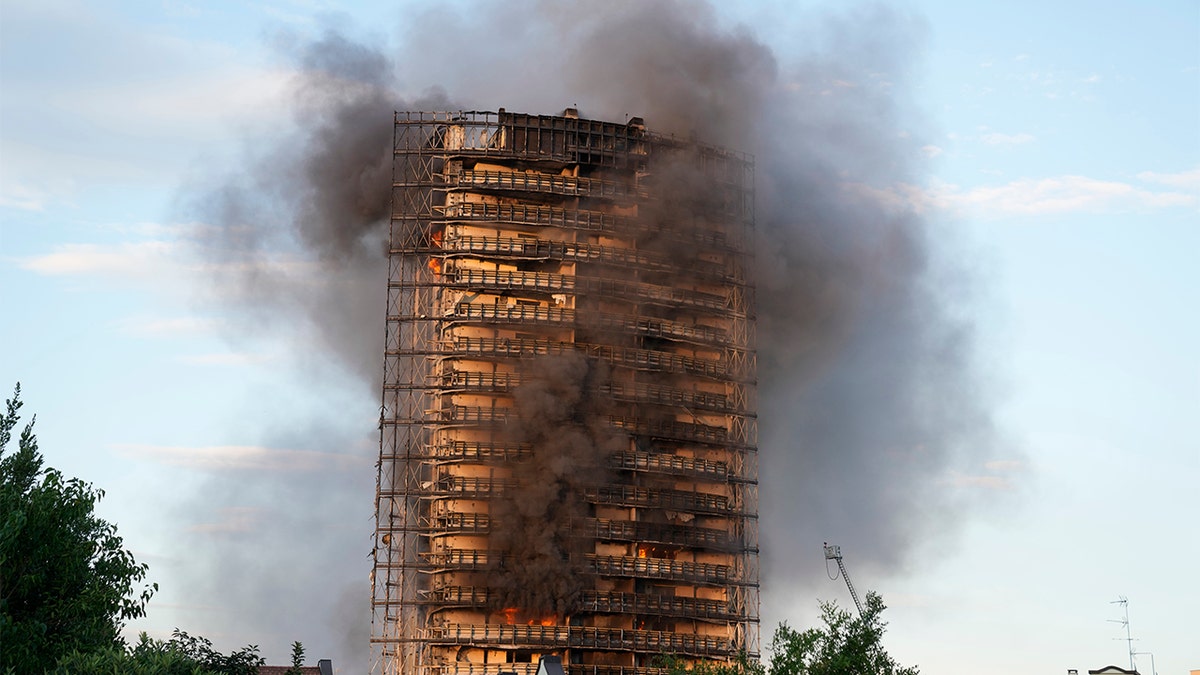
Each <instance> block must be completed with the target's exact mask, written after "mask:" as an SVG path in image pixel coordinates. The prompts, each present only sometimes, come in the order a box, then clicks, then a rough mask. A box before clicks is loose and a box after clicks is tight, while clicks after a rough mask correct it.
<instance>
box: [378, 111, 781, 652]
mask: <svg viewBox="0 0 1200 675" xmlns="http://www.w3.org/2000/svg"><path fill="white" fill-rule="evenodd" d="M394 121H395V133H394V150H395V163H394V176H393V208H392V218H391V231H390V249H389V279H388V310H387V345H386V356H385V372H384V385H383V406H382V410H381V420H380V434H381V436H380V438H381V440H380V458H379V480H378V491H377V531H376V542H375V562H374V571H373V584H374V598H373V602H372V607H373V620H372V646H373V656H372V658H373V661H372V663H373V666H372V667H373V670H374V672H381V673H405V674H406V675H456V674H457V675H498V674H499V673H517V675H533V672H534V670H535V669H536V667H537V663H538V658H539V656H542V655H555V656H558V657H561V660H562V663H563V665H564V668H565V669H566V672H567V673H568V675H585V674H586V675H649V674H650V673H653V672H656V671H657V669H658V668H659V667H660V666H661V662H660V661H659V660H658V658H659V657H660V656H662V655H664V654H671V655H674V656H676V657H680V658H684V659H686V660H701V659H708V660H716V661H725V660H729V659H732V658H734V657H735V656H736V655H737V654H738V653H743V652H744V653H747V654H750V655H751V656H755V655H757V652H758V632H759V629H758V576H759V575H758V536H757V511H758V507H757V473H758V469H757V447H756V443H757V426H756V418H755V382H756V373H755V368H756V366H755V363H756V361H755V351H754V350H755V347H754V318H755V316H754V292H753V286H752V284H751V283H750V280H749V278H748V271H749V270H750V268H751V265H752V264H753V221H754V217H753V216H754V214H753V204H754V193H753V180H754V179H753V162H752V160H751V159H750V158H748V157H746V156H744V155H741V154H739V153H735V152H730V151H727V150H723V149H720V148H716V147H712V146H709V145H705V144H702V143H698V142H695V141H686V140H681V139H676V138H673V137H668V136H662V135H657V134H653V133H650V132H648V131H647V130H646V129H645V127H644V125H643V123H642V121H641V120H640V119H638V118H633V119H631V120H629V121H628V122H627V123H610V122H600V121H593V120H587V119H581V118H579V117H578V115H577V114H576V113H575V112H574V111H573V110H570V109H568V110H567V111H565V112H564V113H563V114H562V115H559V116H546V115H527V114H518V113H509V112H506V111H504V110H503V109H501V110H500V111H498V112H436V113H415V112H413V113H396V115H395V120H394Z"/></svg>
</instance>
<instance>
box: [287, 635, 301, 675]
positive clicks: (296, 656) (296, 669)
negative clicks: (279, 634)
mask: <svg viewBox="0 0 1200 675" xmlns="http://www.w3.org/2000/svg"><path fill="white" fill-rule="evenodd" d="M303 667H304V645H303V644H301V643H300V641H299V640H297V641H296V642H293V643H292V667H291V668H288V669H287V673H286V675H301V673H302V672H303V671H301V670H300V669H301V668H303Z"/></svg>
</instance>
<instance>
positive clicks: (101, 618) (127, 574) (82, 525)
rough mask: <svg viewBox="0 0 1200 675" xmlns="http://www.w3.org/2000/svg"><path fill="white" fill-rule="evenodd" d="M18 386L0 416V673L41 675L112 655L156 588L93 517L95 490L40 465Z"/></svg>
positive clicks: (110, 527) (98, 495)
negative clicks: (74, 660)
mask: <svg viewBox="0 0 1200 675" xmlns="http://www.w3.org/2000/svg"><path fill="white" fill-rule="evenodd" d="M20 394H21V387H20V385H17V387H16V388H15V391H14V393H13V397H12V398H11V399H9V400H8V401H6V409H5V412H4V414H3V416H0V655H2V661H0V670H5V671H9V672H19V673H41V672H46V671H47V670H50V669H52V668H53V667H54V665H55V662H56V661H58V659H59V658H60V657H61V656H63V655H65V654H69V653H71V652H81V653H87V652H96V651H104V650H106V649H109V648H121V647H123V642H122V640H121V637H120V631H121V628H122V627H123V626H124V624H125V621H127V620H129V619H134V618H137V617H140V616H144V615H145V605H146V602H147V601H148V600H149V599H150V596H151V595H152V594H153V592H154V591H155V590H157V585H149V586H142V585H141V582H142V581H143V580H144V579H145V577H146V570H147V566H146V565H144V564H141V565H139V564H138V563H137V561H136V560H134V557H133V554H131V553H130V552H129V551H127V550H125V548H124V543H123V541H122V540H121V537H119V536H118V535H117V531H116V528H115V527H114V526H113V525H112V524H110V523H108V522H106V521H104V520H103V519H101V518H99V517H97V516H96V514H95V512H94V507H95V504H96V501H97V500H99V499H100V498H101V497H103V496H104V493H103V491H101V490H97V489H95V488H93V487H92V486H91V485H90V484H88V483H85V482H83V481H81V480H79V479H77V478H66V477H64V476H63V475H62V473H61V472H59V471H57V470H55V469H52V468H47V467H45V466H44V465H43V460H42V456H41V454H40V453H39V452H38V444H37V437H36V436H35V435H34V433H33V425H34V422H33V421H32V420H31V421H30V422H29V424H27V425H25V427H24V429H23V430H22V431H21V434H20V439H19V441H18V443H17V448H16V450H15V451H13V452H9V449H8V444H9V441H10V440H12V435H13V430H14V429H16V428H17V426H18V423H19V422H20V409H21V405H22V403H21V400H20Z"/></svg>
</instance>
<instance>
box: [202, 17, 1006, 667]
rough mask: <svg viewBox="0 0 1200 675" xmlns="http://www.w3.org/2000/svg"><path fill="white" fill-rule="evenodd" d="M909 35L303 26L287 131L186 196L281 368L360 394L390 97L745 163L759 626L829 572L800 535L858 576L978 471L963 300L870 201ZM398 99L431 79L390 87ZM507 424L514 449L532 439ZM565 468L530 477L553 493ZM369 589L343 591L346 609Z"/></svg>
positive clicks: (920, 532)
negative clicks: (276, 339) (297, 359)
mask: <svg viewBox="0 0 1200 675" xmlns="http://www.w3.org/2000/svg"><path fill="white" fill-rule="evenodd" d="M450 27H453V31H452V33H453V39H452V40H450V41H449V42H447V41H446V35H447V31H449V30H450ZM921 34H922V26H921V24H920V22H919V21H917V20H915V19H913V18H911V17H908V16H905V15H902V14H898V13H896V12H893V11H891V10H887V9H884V8H869V9H860V10H852V11H850V12H848V13H846V14H841V15H836V16H813V17H812V21H811V25H810V26H809V27H808V28H805V29H803V30H802V34H799V35H790V36H787V40H786V41H787V43H789V44H791V45H794V46H793V47H792V48H791V49H790V50H789V51H787V52H786V53H784V52H780V51H776V50H774V49H773V48H772V47H769V46H768V45H767V44H765V43H764V42H763V40H762V39H761V38H760V36H758V35H756V34H755V33H754V32H753V31H752V30H751V29H750V28H746V27H729V26H727V25H725V24H723V23H722V22H721V21H719V20H718V18H717V17H716V15H715V14H714V12H713V10H712V8H711V7H707V6H705V5H701V4H697V3H691V2H688V3H684V2H672V1H664V2H654V3H643V2H615V3H606V4H605V5H604V6H603V7H601V6H599V5H596V4H590V3H584V2H544V3H534V4H529V5H520V6H516V7H514V6H512V5H505V6H503V7H501V6H495V5H486V4H480V5H476V6H472V7H470V8H469V10H468V9H464V10H462V11H461V12H456V11H455V10H454V9H453V8H448V7H445V6H442V7H438V8H436V9H431V10H429V11H427V12H425V13H424V14H420V15H417V16H411V17H409V22H408V23H407V24H406V32H405V33H404V37H403V38H402V39H401V41H400V44H399V45H398V46H394V47H386V48H385V47H366V46H363V45H361V44H356V43H354V42H352V41H350V40H348V39H347V38H345V37H342V36H339V35H337V34H327V35H325V36H323V37H321V38H320V39H318V40H316V41H315V42H313V43H312V44H310V45H307V46H304V47H301V48H299V49H297V50H296V52H295V53H296V56H297V64H298V69H299V73H300V74H299V76H298V77H299V81H298V83H297V87H296V91H297V92H298V99H297V104H296V114H295V118H294V130H293V131H291V132H289V133H287V134H286V135H284V137H282V138H281V139H278V140H277V142H275V143H274V144H271V145H270V146H269V149H268V150H267V151H265V152H261V153H257V154H255V156H254V157H253V158H252V160H251V161H248V162H247V164H246V166H245V167H243V168H242V169H240V170H238V171H236V172H234V173H233V174H232V175H230V176H226V177H222V178H218V179H217V180H216V184H215V187H214V186H213V185H209V186H207V187H205V188H204V189H199V188H198V189H194V190H192V194H193V195H198V196H199V198H197V199H194V200H192V201H193V203H194V204H196V205H197V211H196V212H197V213H198V214H199V216H200V218H201V219H202V220H203V222H205V223H207V224H209V225H211V226H212V228H213V232H215V233H216V234H215V235H212V236H211V237H210V238H209V239H208V240H207V241H206V254H207V255H209V256H211V258H212V259H214V260H215V261H217V262H220V263H221V264H220V265H216V266H215V268H216V269H218V270H221V273H222V274H225V275H228V276H226V277H224V278H223V279H222V281H223V282H225V283H227V284H230V285H231V287H233V288H237V289H239V291H238V293H237V294H236V296H234V297H235V298H236V300H235V306H236V308H237V309H238V310H239V311H240V312H242V313H243V314H244V315H245V316H247V317H255V318H258V319H262V318H264V317H265V318H269V319H271V320H273V321H275V322H276V325H278V323H279V322H286V325H287V326H288V329H287V330H289V331H296V332H297V333H296V335H297V337H296V338H295V339H296V344H297V347H298V348H299V350H298V351H300V352H301V353H303V354H306V356H302V357H301V358H302V359H308V358H316V357H314V356H312V355H313V354H320V355H321V356H320V358H322V359H335V360H336V361H337V363H339V364H341V366H343V367H344V369H345V371H346V373H347V374H348V375H349V377H351V378H356V379H357V380H358V381H360V382H361V383H362V386H361V395H362V396H363V397H364V398H366V399H370V400H377V396H378V391H379V387H378V383H379V379H380V372H379V371H380V370H381V368H380V365H381V363H382V358H381V355H382V350H383V336H384V317H383V311H382V310H383V308H384V303H385V299H384V298H385V285H386V284H385V282H386V276H387V275H386V259H385V255H384V246H385V238H386V223H385V220H386V214H387V212H388V206H389V205H388V195H389V190H388V183H389V177H390V163H391V152H390V139H391V124H390V123H391V112H392V111H393V110H394V109H400V110H403V109H447V108H449V109H457V108H466V109H492V110H494V109H496V108H498V107H506V108H507V109H509V110H523V111H529V112H550V113H556V112H558V111H559V110H561V109H562V108H563V107H566V106H577V107H579V108H580V112H581V115H582V116H585V117H594V118H598V119H615V120H622V119H624V118H625V117H626V116H630V115H638V116H642V117H643V118H644V119H645V120H646V123H647V126H648V127H649V128H650V129H651V130H655V131H659V132H668V133H675V134H679V135H684V136H688V135H693V134H694V135H695V136H697V137H698V138H701V139H703V140H705V141H706V142H710V143H713V144H717V145H723V146H726V147H730V148H735V149H740V150H744V151H746V152H750V153H753V154H754V155H755V157H756V189H757V205H756V208H757V218H756V221H757V229H758V242H757V244H758V246H757V261H756V282H757V285H758V319H759V323H758V353H759V370H758V372H759V378H760V382H759V395H758V399H759V419H760V442H759V448H760V457H761V476H762V480H761V496H762V502H761V509H760V512H761V514H762V523H763V526H762V534H761V542H760V544H761V549H762V551H763V556H764V558H763V559H764V578H763V588H764V589H767V590H768V593H766V594H764V597H765V598H766V600H767V602H768V606H767V607H766V610H765V613H766V615H767V616H771V615H773V614H782V612H783V611H784V609H783V607H781V606H780V607H774V608H772V607H771V606H770V604H769V603H770V602H771V599H772V598H779V597H784V598H788V597H792V596H794V595H798V594H801V593H809V592H811V591H812V590H813V589H815V588H820V587H821V586H820V585H822V584H828V583H829V582H828V580H827V579H826V578H825V577H824V576H823V565H824V560H823V559H822V557H821V552H820V548H819V545H820V543H821V542H822V541H825V540H829V541H831V542H837V543H840V544H841V545H842V546H843V548H844V550H845V551H846V552H847V555H848V556H852V559H853V563H852V564H853V566H854V567H855V568H856V574H857V573H858V572H857V571H858V570H863V571H864V572H866V574H864V575H863V576H864V577H865V578H870V576H871V575H880V574H887V573H895V572H899V571H902V570H903V568H904V566H905V564H906V562H907V561H908V560H909V558H910V556H912V555H913V554H914V552H915V551H916V550H917V547H918V546H919V544H920V543H921V542H923V541H928V540H929V539H931V538H937V537H942V536H946V535H947V534H952V533H953V532H954V530H955V527H956V526H957V525H960V524H961V523H962V522H963V519H964V517H965V515H966V514H967V511H966V510H965V508H964V507H966V506H969V505H970V503H971V501H970V500H968V499H965V497H964V495H963V493H961V492H960V491H958V489H957V488H955V487H954V485H953V484H952V481H951V480H950V477H951V476H953V475H955V473H956V472H958V473H959V474H972V473H979V472H983V471H984V469H983V466H984V464H985V463H986V462H987V461H988V460H989V459H991V458H992V457H993V456H994V455H995V454H996V453H997V452H998V449H997V446H996V442H995V439H994V433H993V429H992V424H991V419H990V417H989V415H988V413H987V410H986V406H985V400H984V398H983V396H982V395H981V393H980V391H979V390H978V388H977V382H978V378H977V375H976V373H975V371H974V368H973V366H972V336H971V326H970V323H969V321H967V320H965V319H963V318H962V317H961V316H959V315H958V314H957V313H956V307H955V305H954V304H953V303H954V302H955V301H956V300H957V298H958V296H959V294H961V293H962V290H963V289H962V287H961V285H956V284H955V283H951V282H948V281H947V280H953V279H955V278H956V275H957V274H958V271H957V270H955V269H954V268H953V266H952V265H951V264H950V262H949V260H948V258H949V251H948V250H947V249H945V248H943V247H940V246H939V245H938V241H937V240H936V238H935V237H936V235H937V232H936V230H935V229H934V227H933V225H931V224H930V223H929V222H927V221H926V219H925V218H924V217H923V216H922V214H921V213H920V212H919V211H918V210H917V209H916V208H913V207H910V206H907V205H905V204H903V203H900V202H898V201H897V200H882V199H879V198H878V197H877V195H879V194H886V193H888V192H889V191H891V190H893V189H894V188H896V187H897V186H900V185H906V184H917V183H919V182H920V180H919V179H920V172H921V168H922V167H921V165H920V162H919V158H920V157H921V154H920V152H919V148H920V146H922V145H924V142H923V140H922V139H921V133H922V129H921V122H920V117H919V115H917V114H915V111H914V106H913V105H912V103H911V101H909V100H908V96H909V93H908V92H909V87H910V86H911V83H910V82H908V75H909V74H908V72H907V70H908V69H909V68H910V67H912V66H913V64H914V63H915V60H916V57H917V55H918V54H917V52H918V45H919V43H920V38H921ZM431 86H437V87H439V89H437V90H430V89H428V88H429V87H431ZM442 90H445V91H448V92H451V95H452V96H453V97H454V99H453V102H452V101H451V100H450V99H449V98H448V97H447V96H446V95H445V94H442V93H440V92H441V91H442ZM421 91H432V92H433V93H428V94H425V95H423V96H420V97H417V98H411V97H410V96H406V93H408V94H411V92H421ZM246 325H247V328H248V329H251V330H263V329H264V327H263V323H262V322H261V321H259V322H253V321H251V322H247V324H246ZM585 365H586V364H584V365H580V364H578V363H570V362H563V363H561V364H559V366H561V367H559V368H557V369H555V370H554V371H553V372H552V373H548V374H545V375H543V376H542V379H541V380H540V381H539V382H538V383H537V384H535V385H533V389H531V393H530V398H531V399H534V398H536V397H537V396H550V395H551V394H555V395H563V394H564V392H569V391H571V390H572V389H571V387H572V386H578V385H572V384H571V382H572V381H575V382H578V381H585V380H586V379H587V377H594V376H595V374H594V373H592V374H589V373H587V372H579V373H577V372H575V371H576V370H579V369H581V368H584V371H586V368H585ZM564 375H565V376H566V377H565V378H564ZM575 376H580V379H579V380H571V378H573V377H575ZM522 405H535V403H534V402H532V400H531V401H526V402H525V403H522ZM581 405H584V404H581ZM586 405H590V404H586ZM559 412H560V413H561V414H563V415H569V414H571V413H570V411H569V410H560V411H559ZM328 414H329V415H331V416H336V415H337V414H338V413H337V411H333V410H331V411H329V412H328ZM364 422H365V423H370V422H368V421H365V420H364ZM520 433H522V434H525V435H526V437H527V438H530V439H533V442H534V443H535V444H536V442H537V438H538V434H540V433H543V432H541V431H539V430H537V429H523V430H521V432H520ZM579 433H580V436H583V437H586V438H581V439H580V446H579V447H582V448H591V449H589V450H588V451H587V452H585V453H582V454H581V457H580V458H579V460H578V461H579V462H580V463H581V465H580V466H576V467H574V468H575V469H580V470H583V471H589V470H592V469H594V468H595V467H596V466H597V464H596V462H595V457H596V456H602V455H603V451H595V448H597V447H600V448H603V447H605V446H606V444H607V443H608V441H607V440H605V439H603V438H599V437H597V436H596V432H595V430H579ZM342 440H343V439H337V438H330V439H328V441H329V443H331V444H333V445H339V444H340V445H344V443H341V441H342ZM569 469H570V467H559V468H558V469H555V470H554V471H552V473H551V475H553V476H554V480H552V481H549V482H548V483H546V484H545V485H544V486H543V487H545V488H546V489H547V490H550V491H551V492H552V493H557V494H570V493H572V492H573V491H574V490H575V489H576V487H577V486H576V484H575V482H573V481H574V480H575V479H574V478H572V477H571V476H572V473H571V471H570V470H569ZM262 478H263V479H264V480H286V477H284V478H274V479H273V478H271V477H262ZM589 482H590V481H589ZM351 483H353V485H354V487H353V489H354V490H358V489H359V485H360V482H359V481H347V482H346V484H345V485H330V486H326V489H328V490H333V491H341V492H342V494H343V495H349V494H350V492H349V490H350V489H351ZM246 487H249V486H246ZM231 492H236V490H233V491H231ZM353 497H354V499H355V500H358V501H357V502H354V503H355V504H357V506H353V505H351V503H350V502H351V501H353V500H350V499H345V498H340V499H339V500H338V502H339V504H343V505H344V508H346V509H347V511H346V512H345V517H346V519H347V520H348V521H353V522H360V521H363V520H365V519H367V518H369V514H370V513H372V509H373V504H372V502H371V495H370V493H369V492H368V493H360V492H356V493H354V495H353ZM553 503H554V500H553V499H549V500H547V499H542V498H538V499H532V500H530V503H529V504H527V505H526V507H527V508H529V509H531V510H532V511H538V513H532V512H531V513H522V512H521V511H520V508H522V507H521V506H520V503H519V502H514V503H513V505H512V508H513V509H514V510H515V511H514V513H513V514H511V515H513V516H514V518H513V520H512V522H514V523H524V519H527V518H535V517H536V518H542V517H559V516H571V515H572V514H573V509H572V508H571V507H570V505H571V503H572V502H571V501H570V499H565V500H564V501H563V502H561V504H562V506H561V507H558V508H561V509H562V513H552V514H550V515H549V516H547V512H546V509H547V508H554V507H552V506H551V505H552V504H553ZM304 514H305V511H304V510H303V508H301V509H300V511H299V513H298V514H296V515H295V517H294V520H295V522H297V523H300V522H303V520H304ZM363 524H364V527H363V542H364V543H363V548H362V549H361V550H358V549H356V550H354V551H352V552H351V554H346V555H352V556H353V558H354V559H356V560H357V559H358V557H359V556H361V555H362V554H363V553H365V552H366V550H367V548H368V546H369V544H368V543H367V542H368V539H367V533H368V531H369V525H368V524H367V523H365V522H364V523H363ZM519 529H521V532H517V531H515V530H514V531H512V532H508V533H507V534H501V535H499V536H500V539H502V540H505V541H506V542H507V543H506V545H508V546H518V545H520V546H533V547H534V548H535V549H544V550H546V551H548V553H547V555H548V556H552V555H554V554H555V553H556V548H558V549H561V547H563V546H568V544H565V543H563V542H559V541H556V540H555V539H554V538H553V536H550V538H549V539H546V540H545V541H538V542H522V543H520V544H518V543H517V538H518V537H520V536H525V532H524V530H525V528H524V527H523V526H522V527H521V528H519ZM533 529H536V528H533ZM535 536H542V535H536V534H535ZM509 540H511V541H509ZM305 545H306V546H315V545H316V544H315V543H314V542H311V541H308V542H306V543H305ZM310 553H311V550H310ZM343 554H344V552H342V551H337V552H329V551H324V552H321V553H320V555H328V556H331V557H337V556H340V555H343ZM340 560H341V558H338V561H340ZM785 562H786V565H785V564H784V563H785ZM341 564H342V563H341V562H337V561H334V562H332V563H331V565H332V566H331V567H330V569H331V570H332V569H339V568H338V565H341ZM345 567H346V568H349V567H351V566H350V565H348V564H347V565H345ZM522 584H523V582H522ZM527 585H528V586H529V587H535V586H536V585H537V584H527ZM563 592H564V593H565V596H567V597H569V596H570V594H571V591H570V589H563ZM368 593H369V589H368V588H367V584H366V583H365V581H364V583H363V603H364V606H365V604H366V603H367V594H368ZM507 600H508V599H507V598H506V601H507ZM512 600H513V603H514V605H518V604H524V603H523V602H522V603H518V602H516V600H517V598H512ZM525 600H528V602H529V603H530V606H539V607H541V606H544V605H545V606H548V605H547V603H546V602H543V601H542V599H525ZM551 604H552V603H551ZM806 604H807V603H806ZM285 605H286V603H285ZM290 609H292V610H297V611H299V610H300V609H301V608H299V607H291V608H290ZM555 609H557V607H556V608H555ZM768 628H769V627H768ZM361 639H362V648H363V650H364V651H365V649H366V637H365V636H363V637H362V638H361ZM335 658H337V657H336V656H335ZM345 658H351V656H350V655H345ZM353 658H355V659H357V658H359V657H358V656H355V657H353Z"/></svg>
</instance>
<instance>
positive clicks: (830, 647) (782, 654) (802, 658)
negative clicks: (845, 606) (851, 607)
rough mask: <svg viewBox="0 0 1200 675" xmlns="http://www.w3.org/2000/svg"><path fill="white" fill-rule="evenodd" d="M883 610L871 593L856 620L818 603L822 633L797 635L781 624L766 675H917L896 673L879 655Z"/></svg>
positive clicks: (893, 662) (909, 670) (906, 670)
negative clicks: (864, 607) (822, 622)
mask: <svg viewBox="0 0 1200 675" xmlns="http://www.w3.org/2000/svg"><path fill="white" fill-rule="evenodd" d="M884 609H887V608H886V607H885V606H884V604H883V599H882V598H880V597H879V594H878V593H875V592H873V591H872V592H868V593H867V602H866V609H865V610H864V611H863V614H862V616H853V615H852V614H850V612H848V611H845V610H842V609H840V608H838V606H837V604H836V603H832V602H824V603H821V618H822V620H823V621H824V623H825V626H824V627H823V628H809V629H808V630H806V631H803V632H797V631H795V630H793V629H792V628H790V627H788V625H787V624H786V623H781V624H780V625H779V627H778V628H777V629H775V636H774V638H773V639H772V640H771V647H770V652H771V668H770V670H769V671H768V672H769V675H918V673H919V672H920V671H918V670H917V668H916V667H915V666H914V667H910V668H902V667H901V666H900V665H899V664H897V663H896V660H895V659H893V658H892V657H891V656H890V655H889V654H888V653H887V651H886V650H884V648H883V633H884V629H885V628H886V627H887V624H886V623H884V621H883V619H882V618H881V616H882V614H883V610H884Z"/></svg>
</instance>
